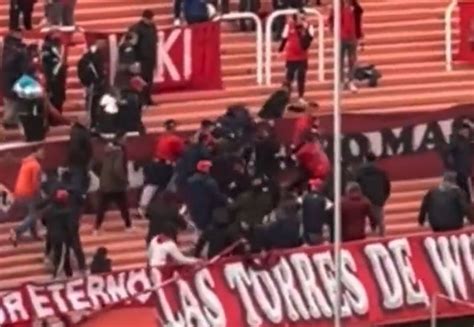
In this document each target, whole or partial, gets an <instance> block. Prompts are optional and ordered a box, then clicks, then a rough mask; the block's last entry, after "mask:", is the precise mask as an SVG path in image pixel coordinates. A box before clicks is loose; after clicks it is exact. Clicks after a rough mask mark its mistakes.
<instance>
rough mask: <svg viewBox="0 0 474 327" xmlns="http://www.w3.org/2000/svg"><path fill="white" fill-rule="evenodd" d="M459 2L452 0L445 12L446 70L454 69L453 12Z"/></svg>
mask: <svg viewBox="0 0 474 327" xmlns="http://www.w3.org/2000/svg"><path fill="white" fill-rule="evenodd" d="M457 4H458V1H457V0H451V2H450V3H449V5H448V7H447V8H446V11H445V12H444V43H445V44H444V46H445V57H446V70H447V71H448V72H450V71H452V70H453V26H452V23H453V12H454V9H456V5H457Z"/></svg>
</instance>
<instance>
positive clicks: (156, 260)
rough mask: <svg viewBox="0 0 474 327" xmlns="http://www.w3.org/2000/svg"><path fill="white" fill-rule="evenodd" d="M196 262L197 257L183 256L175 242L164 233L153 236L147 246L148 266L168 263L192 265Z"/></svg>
mask: <svg viewBox="0 0 474 327" xmlns="http://www.w3.org/2000/svg"><path fill="white" fill-rule="evenodd" d="M198 262H200V260H199V259H198V258H194V257H188V256H185V255H184V254H183V253H182V252H181V250H180V249H179V248H178V245H177V244H176V242H175V241H174V240H173V239H172V238H170V237H168V236H166V235H164V234H160V235H157V236H155V237H153V238H152V239H151V241H150V245H149V246H148V264H149V265H150V267H159V266H164V265H166V264H170V263H176V264H181V265H193V264H196V263H198Z"/></svg>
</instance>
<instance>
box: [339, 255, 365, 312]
mask: <svg viewBox="0 0 474 327" xmlns="http://www.w3.org/2000/svg"><path fill="white" fill-rule="evenodd" d="M341 258H342V267H341V278H342V280H341V282H342V284H343V285H344V288H345V289H346V290H347V291H346V292H345V293H344V294H345V296H346V298H347V301H348V302H349V305H350V306H351V308H352V310H353V311H355V313H357V314H358V315H360V316H362V315H365V314H366V313H367V312H369V298H368V296H367V291H366V290H365V288H364V285H363V284H362V282H361V281H360V280H359V278H357V276H356V275H355V273H356V272H357V266H356V263H355V260H354V258H353V257H352V254H351V253H350V252H349V251H347V250H342V252H341Z"/></svg>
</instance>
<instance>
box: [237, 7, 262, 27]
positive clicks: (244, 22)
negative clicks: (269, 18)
mask: <svg viewBox="0 0 474 327" xmlns="http://www.w3.org/2000/svg"><path fill="white" fill-rule="evenodd" d="M259 10H260V0H239V11H240V12H252V13H255V14H258V12H259ZM248 23H250V25H249V24H248ZM240 30H241V31H242V32H246V31H255V22H254V21H253V20H251V21H249V20H245V19H241V20H240Z"/></svg>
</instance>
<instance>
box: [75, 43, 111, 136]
mask: <svg viewBox="0 0 474 327" xmlns="http://www.w3.org/2000/svg"><path fill="white" fill-rule="evenodd" d="M103 47H104V44H103V42H101V41H98V42H96V43H94V44H93V45H92V46H91V47H90V48H89V49H88V50H87V52H86V53H84V54H83V55H82V57H81V59H80V60H79V62H78V64H77V73H78V76H79V80H80V81H81V84H82V85H83V86H84V87H85V88H86V109H87V113H88V114H89V116H90V125H91V127H94V128H95V127H96V123H97V107H98V105H99V101H100V98H101V96H102V94H103V93H104V91H105V89H106V84H107V80H106V74H105V65H104V57H103V56H102V49H103Z"/></svg>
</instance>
